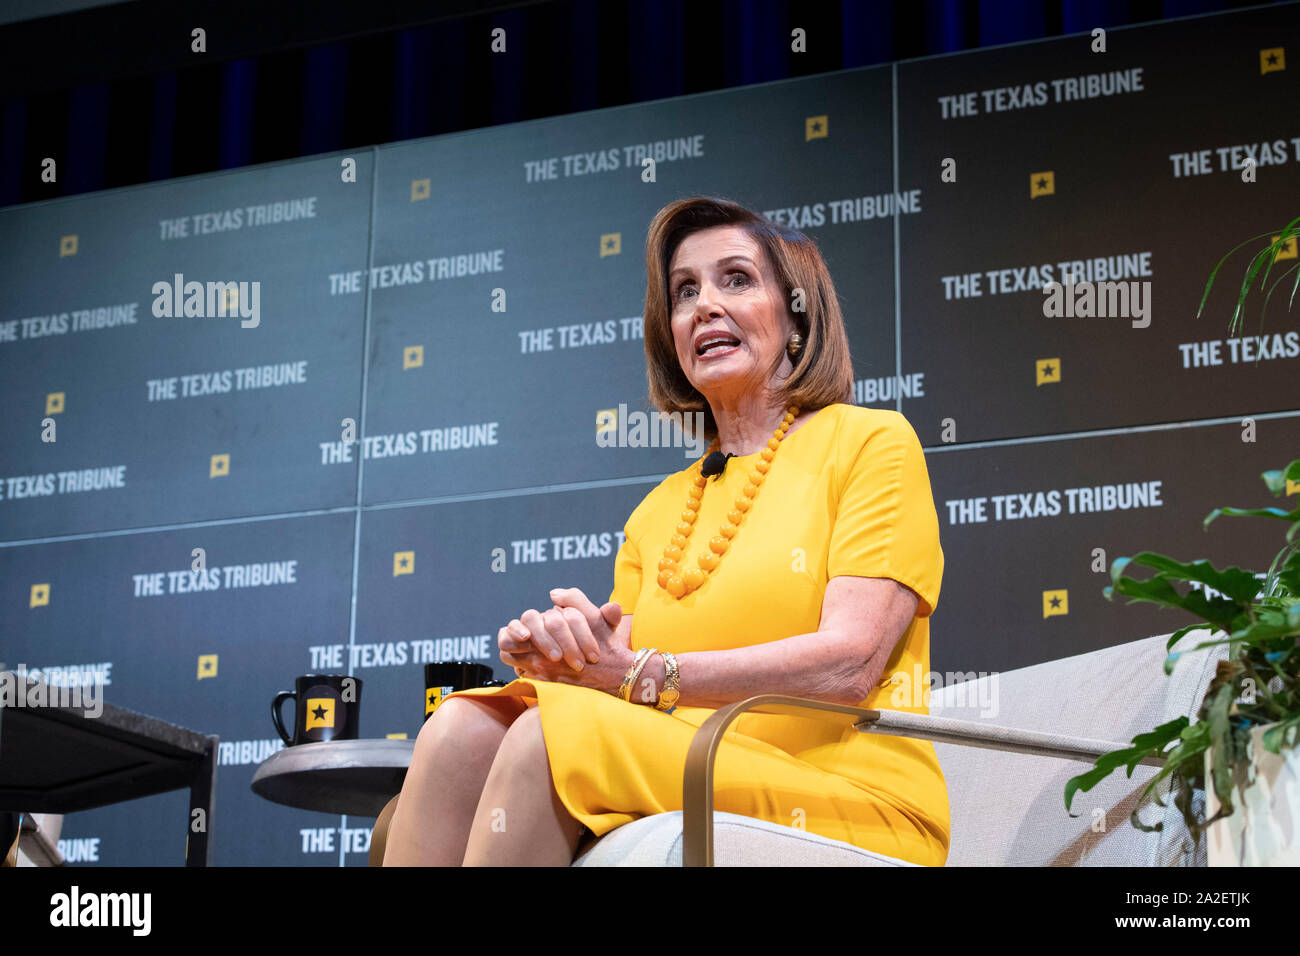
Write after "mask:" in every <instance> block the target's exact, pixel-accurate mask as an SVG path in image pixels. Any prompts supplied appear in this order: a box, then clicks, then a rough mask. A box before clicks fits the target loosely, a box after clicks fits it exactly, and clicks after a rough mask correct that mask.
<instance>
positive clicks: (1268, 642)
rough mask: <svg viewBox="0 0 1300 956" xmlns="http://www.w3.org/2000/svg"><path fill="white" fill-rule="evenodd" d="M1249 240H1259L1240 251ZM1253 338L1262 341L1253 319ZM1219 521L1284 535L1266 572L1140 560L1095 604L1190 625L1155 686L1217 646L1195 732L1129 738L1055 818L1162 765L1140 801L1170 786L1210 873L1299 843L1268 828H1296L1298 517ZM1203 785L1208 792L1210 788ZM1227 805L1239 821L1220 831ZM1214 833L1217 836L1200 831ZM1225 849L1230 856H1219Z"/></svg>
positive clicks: (1220, 511) (1256, 264) (1274, 514)
mask: <svg viewBox="0 0 1300 956" xmlns="http://www.w3.org/2000/svg"><path fill="white" fill-rule="evenodd" d="M1297 224H1300V217H1298V218H1296V219H1293V220H1292V221H1291V222H1290V223H1288V224H1287V226H1286V227H1285V228H1284V229H1283V230H1281V232H1280V233H1279V234H1278V235H1277V236H1276V237H1270V238H1271V241H1270V242H1269V244H1268V245H1267V246H1265V247H1264V248H1263V249H1261V250H1260V251H1259V252H1258V253H1256V255H1255V256H1254V257H1253V259H1252V261H1251V265H1250V267H1249V268H1248V270H1247V272H1246V276H1245V279H1244V280H1243V282H1242V288H1241V291H1240V294H1239V296H1238V299H1237V306H1236V309H1234V311H1233V315H1232V320H1231V322H1230V323H1229V330H1230V332H1233V331H1239V330H1240V327H1241V324H1242V319H1243V314H1244V305H1245V300H1246V297H1247V294H1248V293H1249V291H1250V289H1251V287H1252V285H1253V283H1254V280H1255V278H1256V277H1257V276H1258V275H1259V274H1260V272H1261V270H1262V272H1263V277H1262V279H1261V288H1263V287H1264V286H1265V285H1266V284H1267V282H1268V278H1269V275H1270V274H1271V272H1272V269H1273V265H1274V263H1275V262H1276V261H1277V256H1278V253H1279V252H1280V251H1282V250H1283V249H1284V248H1285V247H1286V246H1287V245H1288V244H1289V243H1290V242H1291V241H1293V240H1294V238H1295V236H1296V235H1297V233H1300V229H1298V228H1297ZM1265 235H1266V236H1267V235H1268V234H1265ZM1259 238H1263V236H1256V237H1254V238H1253V239H1250V240H1247V242H1253V241H1255V240H1257V239H1259ZM1241 245H1245V243H1242V244H1241ZM1241 245H1238V246H1237V247H1235V248H1234V249H1233V250H1231V251H1230V252H1229V253H1228V255H1226V256H1224V257H1223V259H1220V260H1219V263H1218V264H1217V265H1216V266H1215V267H1214V271H1213V272H1211V274H1210V278H1209V281H1208V282H1207V283H1206V287H1205V294H1204V295H1203V296H1202V297H1201V308H1202V309H1203V308H1204V306H1205V300H1206V298H1207V297H1208V296H1209V291H1210V286H1211V285H1212V284H1213V282H1214V277H1215V275H1216V274H1217V273H1218V271H1219V268H1220V267H1221V266H1222V265H1223V263H1224V262H1225V261H1226V260H1227V258H1228V256H1230V255H1232V253H1233V252H1235V251H1236V250H1237V249H1240V248H1241ZM1292 272H1294V273H1295V274H1296V278H1295V281H1294V284H1293V285H1292V289H1291V302H1294V299H1295V292H1296V288H1297V287H1298V286H1300V258H1297V262H1296V264H1295V265H1293V266H1291V267H1290V268H1289V269H1287V270H1286V271H1285V272H1284V273H1282V275H1281V276H1280V277H1279V278H1278V279H1277V281H1276V282H1274V284H1273V286H1272V287H1271V288H1269V289H1268V292H1267V294H1266V296H1265V299H1264V308H1267V304H1268V299H1269V298H1270V297H1271V296H1272V293H1273V291H1274V290H1275V289H1276V288H1277V286H1278V285H1280V284H1281V283H1282V282H1283V281H1284V280H1285V279H1286V278H1287V277H1288V276H1289V275H1290V274H1291V273H1292ZM1288 307H1289V306H1288ZM1197 315H1198V316H1199V315H1200V311H1199V310H1198V312H1197ZM1260 327H1261V330H1262V327H1263V316H1262V314H1261V319H1260ZM1262 477H1263V479H1264V483H1265V486H1266V487H1267V488H1268V490H1269V491H1270V492H1271V493H1272V495H1273V496H1274V497H1278V496H1280V495H1284V494H1285V493H1286V492H1287V489H1288V487H1290V488H1292V489H1295V488H1297V486H1300V459H1297V460H1295V461H1292V462H1291V463H1290V464H1288V465H1287V466H1286V467H1285V468H1284V469H1282V470H1280V471H1267V472H1265V473H1264V474H1263V476H1262ZM1220 515H1225V516H1233V517H1259V518H1270V519H1273V520H1281V521H1284V522H1286V523H1287V525H1288V527H1287V530H1286V535H1285V544H1284V545H1283V547H1282V549H1281V550H1280V551H1278V552H1277V555H1276V556H1275V557H1274V558H1273V561H1272V564H1271V565H1270V566H1269V568H1268V571H1267V572H1263V573H1256V572H1253V571H1249V570H1244V569H1241V568H1236V567H1228V568H1224V569H1222V570H1216V569H1215V568H1214V567H1213V566H1212V565H1211V564H1210V563H1209V562H1208V561H1204V560H1198V561H1192V562H1190V563H1182V562H1179V561H1175V560H1173V559H1172V558H1169V557H1166V556H1165V555H1162V554H1156V553H1154V552H1151V551H1143V552H1141V553H1140V554H1136V555H1134V556H1132V557H1131V558H1130V557H1122V558H1116V559H1115V561H1114V562H1112V564H1111V569H1110V574H1111V584H1110V585H1109V586H1108V587H1106V588H1105V589H1103V592H1102V593H1103V594H1104V595H1105V597H1106V599H1107V600H1113V599H1114V595H1115V594H1121V595H1124V596H1126V597H1128V598H1129V601H1128V602H1127V603H1129V604H1132V603H1134V602H1136V601H1143V602H1149V603H1153V604H1157V605H1160V606H1161V607H1173V608H1180V609H1182V610H1184V611H1187V612H1189V613H1191V614H1192V615H1193V616H1195V617H1196V618H1198V619H1199V620H1198V621H1197V622H1195V623H1192V624H1188V625H1186V626H1185V627H1181V628H1179V629H1178V630H1177V631H1175V632H1174V633H1173V634H1172V635H1170V638H1169V641H1168V644H1167V645H1166V649H1167V650H1168V652H1169V653H1168V655H1167V656H1166V658H1165V664H1164V670H1165V674H1170V673H1172V672H1173V668H1174V666H1175V664H1176V663H1177V661H1178V658H1179V657H1180V656H1181V655H1182V654H1183V653H1186V652H1187V650H1200V649H1202V648H1207V647H1213V646H1216V645H1223V644H1226V645H1228V654H1227V658H1226V659H1225V660H1222V661H1220V662H1219V663H1218V665H1217V668H1216V672H1215V675H1214V677H1213V679H1212V680H1211V681H1210V684H1209V687H1208V688H1207V689H1206V693H1205V697H1204V699H1203V700H1202V702H1201V705H1200V708H1199V709H1198V711H1197V714H1196V722H1195V723H1192V722H1190V721H1189V720H1188V718H1187V717H1186V716H1183V717H1179V718H1178V719H1177V720H1172V721H1169V722H1168V723H1165V724H1161V725H1160V726H1158V727H1156V728H1155V729H1154V730H1152V731H1151V732H1149V733H1144V734H1138V735H1137V736H1136V737H1134V738H1133V741H1132V743H1133V746H1131V747H1127V748H1124V749H1122V750H1117V751H1113V752H1111V753H1108V754H1103V755H1102V756H1101V757H1099V758H1098V759H1097V761H1096V764H1095V766H1094V767H1093V769H1092V770H1089V771H1088V772H1086V773H1083V774H1080V775H1078V776H1075V777H1071V778H1070V780H1068V781H1067V782H1066V785H1065V807H1066V811H1067V812H1068V811H1069V809H1070V804H1071V802H1072V801H1073V798H1074V795H1075V794H1076V793H1077V792H1078V791H1080V790H1085V791H1086V790H1090V789H1091V788H1092V787H1093V786H1095V785H1096V784H1097V783H1098V782H1100V781H1101V780H1103V779H1104V778H1106V777H1107V776H1109V775H1110V774H1111V772H1112V771H1114V770H1116V769H1118V768H1119V767H1126V768H1127V774H1128V776H1130V777H1131V776H1132V775H1133V770H1134V768H1135V767H1136V766H1137V765H1138V763H1139V762H1140V761H1141V760H1142V759H1143V758H1146V757H1150V756H1161V757H1163V758H1164V764H1163V766H1162V767H1161V769H1160V771H1159V772H1158V773H1157V774H1156V775H1155V776H1154V777H1153V778H1152V779H1151V781H1150V782H1149V783H1148V784H1147V786H1146V788H1145V790H1144V791H1143V793H1142V796H1143V797H1145V796H1146V795H1147V794H1149V793H1153V792H1154V793H1155V799H1156V802H1157V803H1158V804H1159V805H1160V806H1162V807H1163V806H1165V803H1164V801H1163V800H1162V799H1161V796H1160V793H1159V791H1158V790H1157V789H1156V788H1157V787H1158V786H1159V784H1160V783H1161V781H1163V780H1164V779H1165V778H1166V777H1169V778H1171V780H1170V787H1171V791H1172V792H1173V798H1174V805H1175V806H1176V807H1177V808H1178V809H1179V811H1181V813H1182V816H1183V821H1184V822H1185V823H1186V825H1187V829H1188V832H1189V833H1190V835H1191V837H1192V839H1193V840H1194V841H1196V843H1197V844H1198V845H1199V842H1200V840H1201V839H1202V838H1203V837H1204V836H1205V835H1206V833H1207V832H1208V833H1209V834H1210V836H1211V841H1210V847H1209V849H1210V863H1211V864H1212V865H1213V864H1216V863H1219V862H1223V863H1235V862H1244V863H1248V864H1263V865H1269V864H1279V863H1286V862H1290V863H1292V864H1294V863H1295V862H1296V858H1295V856H1294V854H1295V853H1296V852H1297V849H1296V843H1297V842H1300V841H1297V840H1296V839H1294V835H1292V837H1291V838H1289V839H1279V838H1278V834H1277V833H1276V832H1275V828H1276V826H1277V825H1278V824H1279V823H1280V821H1283V820H1284V821H1285V822H1286V823H1287V824H1289V825H1290V826H1293V827H1294V826H1295V821H1296V820H1297V819H1300V750H1298V749H1297V748H1296V746H1295V745H1296V742H1297V738H1298V737H1300V646H1298V645H1297V640H1296V638H1297V635H1300V506H1297V507H1295V508H1293V509H1282V508H1216V509H1214V510H1213V511H1211V512H1210V514H1209V515H1207V516H1206V518H1205V520H1204V523H1203V526H1204V527H1208V526H1209V524H1210V522H1211V521H1213V520H1214V519H1215V518H1217V517H1219V516H1220ZM1130 565H1138V566H1142V567H1147V568H1151V569H1153V570H1154V571H1155V574H1154V575H1152V576H1151V577H1149V578H1147V579H1145V580H1139V579H1137V578H1133V577H1130V576H1128V575H1126V574H1125V569H1126V568H1128V567H1129V566H1130ZM1261 578H1262V583H1261ZM1174 582H1181V583H1185V584H1187V585H1188V588H1187V590H1186V592H1185V593H1180V592H1179V591H1178V590H1177V589H1175V587H1174ZM1207 628H1208V630H1210V632H1211V634H1210V635H1209V636H1210V638H1211V639H1210V640H1203V641H1202V642H1201V643H1199V644H1197V645H1196V646H1195V647H1194V648H1187V649H1184V650H1180V651H1175V650H1174V645H1175V644H1177V643H1178V641H1179V640H1181V639H1182V638H1183V637H1184V636H1186V635H1187V634H1189V633H1191V632H1193V631H1204V630H1206V629H1207ZM1207 777H1208V778H1209V780H1210V782H1211V784H1212V786H1211V787H1209V788H1207V787H1206V779H1207ZM1197 790H1203V791H1205V794H1206V800H1205V814H1204V816H1203V815H1202V814H1201V813H1199V812H1198V811H1197V809H1196V808H1195V807H1194V805H1193V798H1194V794H1195V792H1196V791H1197ZM1287 801H1289V810H1287V811H1285V812H1283V813H1275V812H1274V807H1275V806H1276V807H1277V808H1278V809H1281V804H1282V803H1283V802H1287ZM1238 804H1241V805H1242V810H1243V813H1240V814H1238V815H1237V818H1236V819H1235V820H1233V821H1228V820H1227V818H1228V817H1229V816H1230V815H1232V814H1233V812H1234V809H1235V808H1236V807H1237V805H1238ZM1140 807H1141V801H1139V803H1138V805H1137V807H1135V808H1134V810H1133V812H1132V814H1131V816H1130V821H1131V822H1132V824H1133V826H1135V827H1137V828H1138V829H1139V830H1142V831H1144V832H1151V831H1154V830H1159V829H1161V828H1162V824H1160V823H1158V822H1157V823H1156V824H1154V825H1148V824H1146V823H1143V822H1142V820H1141V818H1140V817H1139V809H1140ZM1072 816H1077V814H1072ZM1243 818H1244V819H1243ZM1215 824H1218V826H1217V828H1215V829H1211V827H1212V826H1214V825H1215ZM1232 844H1235V847H1231V848H1229V847H1230V846H1231V845H1232ZM1286 854H1291V856H1286Z"/></svg>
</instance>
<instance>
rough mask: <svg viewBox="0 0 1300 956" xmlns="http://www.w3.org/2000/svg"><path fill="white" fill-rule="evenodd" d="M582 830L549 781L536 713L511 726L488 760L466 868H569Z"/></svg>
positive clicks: (527, 713) (470, 837) (548, 765)
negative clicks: (490, 767) (487, 770)
mask: <svg viewBox="0 0 1300 956" xmlns="http://www.w3.org/2000/svg"><path fill="white" fill-rule="evenodd" d="M582 830H583V826H582V824H581V823H580V822H579V821H578V820H576V819H575V818H574V817H572V816H570V815H569V811H568V810H566V809H565V807H564V804H563V803H562V802H561V801H560V798H559V795H558V794H556V792H555V785H554V784H553V783H552V781H551V764H550V759H549V758H548V757H547V753H546V741H545V739H544V738H543V737H542V721H541V714H540V712H539V710H538V708H536V707H531V708H529V709H528V710H527V711H526V712H524V713H523V714H522V715H520V716H519V717H518V719H517V720H515V721H514V723H512V724H511V725H510V728H509V730H508V731H507V732H506V735H505V739H504V740H503V741H502V743H501V746H500V748H499V749H498V750H497V752H496V759H495V760H493V761H492V769H491V772H490V773H488V775H487V781H486V783H485V784H484V786H483V795H482V797H481V798H480V800H479V802H478V811H477V812H476V813H475V814H474V822H473V825H472V827H471V828H470V830H469V842H468V844H467V845H465V853H464V861H465V866H568V865H569V864H570V863H572V862H573V854H574V852H575V851H576V849H577V846H578V839H579V837H580V836H581V835H582Z"/></svg>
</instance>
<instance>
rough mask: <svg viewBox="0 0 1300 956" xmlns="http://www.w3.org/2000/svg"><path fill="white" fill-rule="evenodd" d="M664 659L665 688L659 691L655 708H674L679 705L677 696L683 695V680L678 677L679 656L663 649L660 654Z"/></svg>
mask: <svg viewBox="0 0 1300 956" xmlns="http://www.w3.org/2000/svg"><path fill="white" fill-rule="evenodd" d="M660 656H661V657H663V659H664V689H663V690H662V691H660V692H659V701H658V703H656V704H655V710H672V709H673V708H674V707H676V706H677V698H679V697H681V696H682V695H681V691H680V689H679V688H680V687H681V681H680V680H679V679H678V671H677V658H676V656H674V655H673V654H672V653H670V652H669V651H663V652H661V654H660Z"/></svg>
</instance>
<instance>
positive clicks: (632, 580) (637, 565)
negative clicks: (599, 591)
mask: <svg viewBox="0 0 1300 956" xmlns="http://www.w3.org/2000/svg"><path fill="white" fill-rule="evenodd" d="M629 524H630V522H629ZM623 534H624V538H623V544H622V546H621V547H620V548H619V549H618V554H616V555H615V556H614V590H613V591H612V592H611V593H610V595H609V599H610V600H611V601H614V602H616V603H617V604H618V605H619V606H620V607H622V608H623V613H624V614H632V613H633V611H634V610H635V608H636V600H637V597H638V596H639V595H640V594H641V555H640V553H639V552H638V551H637V547H636V544H635V542H633V540H632V535H631V534H630V533H629V530H628V529H627V528H624V529H623Z"/></svg>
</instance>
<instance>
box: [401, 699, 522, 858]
mask: <svg viewBox="0 0 1300 956" xmlns="http://www.w3.org/2000/svg"><path fill="white" fill-rule="evenodd" d="M524 710H525V706H524V703H523V701H521V700H519V699H518V698H517V697H494V698H490V699H489V698H476V697H452V698H450V699H449V700H446V701H444V702H443V703H442V704H441V705H440V706H439V707H438V709H437V710H436V711H434V712H433V716H432V717H430V718H429V719H428V720H426V721H425V722H424V726H423V727H422V728H421V729H420V734H419V736H418V737H417V738H416V741H415V752H414V754H412V756H411V766H410V769H408V770H407V772H406V781H405V782H404V783H403V784H402V792H401V795H400V798H399V799H398V801H397V808H396V809H395V810H394V811H393V819H392V822H391V823H390V825H389V828H388V841H387V843H386V844H385V849H384V866H460V865H461V862H462V861H463V860H464V857H465V844H466V841H467V839H468V836H469V830H470V824H471V823H472V822H473V820H474V814H475V811H476V808H477V807H478V803H479V798H480V796H481V795H482V792H483V785H484V783H485V781H486V780H487V777H488V771H489V770H490V769H491V767H492V763H493V759H494V758H495V757H496V754H497V751H498V748H500V746H501V744H502V741H503V740H504V739H505V737H506V731H507V730H508V729H509V728H510V725H511V723H512V722H514V721H515V719H516V718H517V717H519V715H520V714H522V713H523V711H524Z"/></svg>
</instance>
